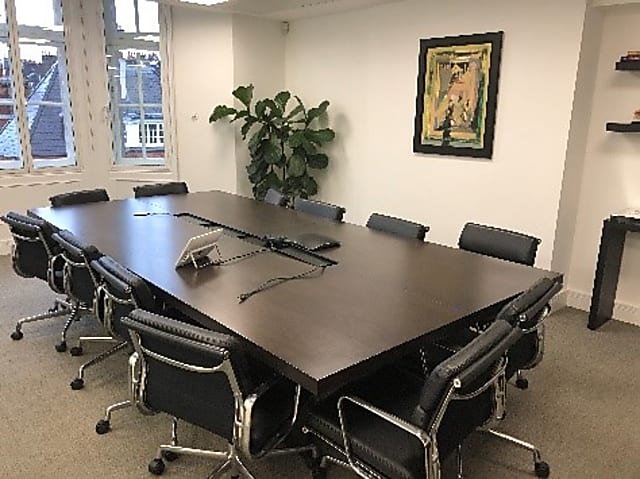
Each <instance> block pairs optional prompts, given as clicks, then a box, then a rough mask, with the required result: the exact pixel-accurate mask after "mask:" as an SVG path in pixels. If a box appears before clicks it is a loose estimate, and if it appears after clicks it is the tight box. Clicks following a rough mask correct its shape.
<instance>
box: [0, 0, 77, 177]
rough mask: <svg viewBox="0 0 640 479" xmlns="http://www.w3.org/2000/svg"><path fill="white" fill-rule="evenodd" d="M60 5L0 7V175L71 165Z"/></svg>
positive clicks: (12, 0)
mask: <svg viewBox="0 0 640 479" xmlns="http://www.w3.org/2000/svg"><path fill="white" fill-rule="evenodd" d="M62 13H63V11H62V3H61V0H31V1H30V2H18V1H16V0H7V1H6V9H5V3H4V2H2V3H0V22H1V23H0V62H2V64H1V65H0V169H5V170H7V169H20V170H24V171H32V170H34V169H39V168H46V167H61V166H72V165H75V164H76V161H75V149H74V138H73V122H72V115H71V105H70V96H71V93H70V90H69V81H68V75H67V63H66V58H65V44H64V30H63V18H62Z"/></svg>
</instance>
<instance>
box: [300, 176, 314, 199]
mask: <svg viewBox="0 0 640 479" xmlns="http://www.w3.org/2000/svg"><path fill="white" fill-rule="evenodd" d="M301 180H302V184H303V185H304V190H305V192H306V193H307V195H308V196H314V195H317V194H318V183H316V180H314V179H313V178H312V177H311V176H309V175H305V176H303V177H302V178H301Z"/></svg>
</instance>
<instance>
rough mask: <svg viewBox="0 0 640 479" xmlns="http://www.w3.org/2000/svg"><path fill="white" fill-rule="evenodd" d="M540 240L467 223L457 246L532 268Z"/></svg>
mask: <svg viewBox="0 0 640 479" xmlns="http://www.w3.org/2000/svg"><path fill="white" fill-rule="evenodd" d="M539 244H540V239H538V238H536V237H535V236H530V235H526V234H523V233H519V232H517V231H511V230H507V229H502V228H496V227H493V226H487V225H481V224H477V223H467V224H466V225H464V228H463V229H462V233H461V234H460V238H459V240H458V246H459V247H460V248H461V249H464V250H467V251H472V252H474V253H480V254H484V255H487V256H492V257H494V258H500V259H504V260H507V261H513V262H515V263H521V264H525V265H528V266H533V264H534V263H535V260H536V254H537V252H538V245H539Z"/></svg>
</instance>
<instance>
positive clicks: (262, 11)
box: [155, 0, 403, 21]
mask: <svg viewBox="0 0 640 479" xmlns="http://www.w3.org/2000/svg"><path fill="white" fill-rule="evenodd" d="M155 1H158V2H160V3H166V4H169V5H184V6H191V7H197V8H206V9H207V10H209V11H215V12H220V13H241V14H244V15H252V16H257V17H267V18H273V19H275V20H283V21H288V20H294V19H297V18H304V17H314V16H319V15H329V14H332V13H338V12H345V11H348V10H356V9H360V8H367V7H370V6H373V5H380V4H382V3H392V2H399V1H403V0H229V1H228V2H227V3H223V4H219V5H211V6H208V7H204V6H197V5H194V4H190V3H183V2H180V1H179V0H155Z"/></svg>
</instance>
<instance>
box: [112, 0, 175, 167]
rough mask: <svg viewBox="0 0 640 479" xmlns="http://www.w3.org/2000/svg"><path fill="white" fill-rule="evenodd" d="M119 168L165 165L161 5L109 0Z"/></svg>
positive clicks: (139, 0) (144, 0)
mask: <svg viewBox="0 0 640 479" xmlns="http://www.w3.org/2000/svg"><path fill="white" fill-rule="evenodd" d="M103 2H104V24H105V40H106V48H107V52H106V55H107V75H108V81H109V96H110V114H111V130H112V133H113V149H114V153H115V154H114V161H115V164H116V165H159V166H163V165H165V156H166V154H165V135H164V131H165V118H164V114H163V110H164V108H163V104H164V103H166V98H163V80H162V73H163V72H162V59H161V44H160V30H161V29H160V17H159V15H160V14H161V13H162V12H161V11H160V10H162V9H161V7H159V5H158V3H156V2H153V1H150V0H103Z"/></svg>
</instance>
